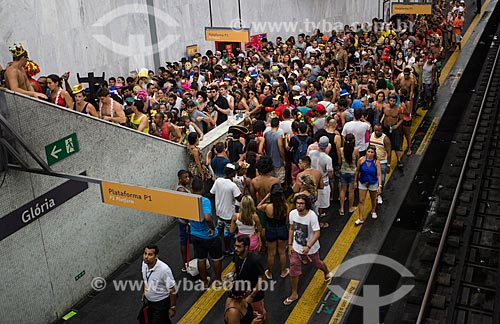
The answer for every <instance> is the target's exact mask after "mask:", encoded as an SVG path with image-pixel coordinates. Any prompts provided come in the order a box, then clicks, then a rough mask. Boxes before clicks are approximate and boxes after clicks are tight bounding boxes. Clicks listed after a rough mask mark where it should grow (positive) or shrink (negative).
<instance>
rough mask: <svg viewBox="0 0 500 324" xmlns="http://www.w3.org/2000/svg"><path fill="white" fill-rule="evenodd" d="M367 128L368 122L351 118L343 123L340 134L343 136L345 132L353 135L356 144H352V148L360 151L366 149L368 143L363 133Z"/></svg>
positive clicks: (368, 128) (368, 127)
mask: <svg viewBox="0 0 500 324" xmlns="http://www.w3.org/2000/svg"><path fill="white" fill-rule="evenodd" d="M369 130H370V125H369V124H367V123H365V122H362V121H359V120H353V121H350V122H347V123H345V125H344V129H342V136H343V137H344V138H345V136H346V135H347V134H352V135H354V139H355V140H356V145H355V146H354V148H355V149H358V151H360V152H362V151H366V149H367V148H368V143H367V142H366V141H365V135H366V131H369Z"/></svg>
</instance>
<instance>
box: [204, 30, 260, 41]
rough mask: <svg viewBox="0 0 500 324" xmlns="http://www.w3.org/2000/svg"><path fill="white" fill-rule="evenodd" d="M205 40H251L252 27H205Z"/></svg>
mask: <svg viewBox="0 0 500 324" xmlns="http://www.w3.org/2000/svg"><path fill="white" fill-rule="evenodd" d="M205 40H206V41H207V42H229V43H231V42H236V43H242V42H249V41H250V28H241V29H234V28H230V27H205Z"/></svg>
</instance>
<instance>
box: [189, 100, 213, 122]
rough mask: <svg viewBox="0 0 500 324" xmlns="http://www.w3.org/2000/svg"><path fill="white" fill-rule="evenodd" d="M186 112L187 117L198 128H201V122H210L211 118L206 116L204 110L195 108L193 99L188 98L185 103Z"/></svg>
mask: <svg viewBox="0 0 500 324" xmlns="http://www.w3.org/2000/svg"><path fill="white" fill-rule="evenodd" d="M186 107H187V112H188V115H189V119H191V121H192V122H193V123H195V124H196V126H198V128H199V129H203V123H204V122H205V123H206V124H207V125H208V124H210V121H211V118H210V117H209V116H207V115H206V114H205V113H204V112H202V111H200V110H198V109H196V104H195V102H194V101H193V100H188V102H187V103H186Z"/></svg>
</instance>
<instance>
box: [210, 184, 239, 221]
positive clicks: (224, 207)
mask: <svg viewBox="0 0 500 324" xmlns="http://www.w3.org/2000/svg"><path fill="white" fill-rule="evenodd" d="M210 193H211V194H212V195H215V212H216V214H217V216H219V217H220V218H222V219H225V220H231V218H232V217H233V214H234V212H235V207H234V206H235V204H236V197H238V196H239V195H241V191H240V189H239V188H238V186H237V185H236V184H235V183H234V182H232V181H231V180H230V179H226V178H218V179H217V180H215V182H214V185H213V186H212V189H210Z"/></svg>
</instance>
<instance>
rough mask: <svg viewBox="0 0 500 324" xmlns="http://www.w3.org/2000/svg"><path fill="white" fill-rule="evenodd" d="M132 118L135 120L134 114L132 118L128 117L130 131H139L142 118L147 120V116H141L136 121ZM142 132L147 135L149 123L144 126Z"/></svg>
mask: <svg viewBox="0 0 500 324" xmlns="http://www.w3.org/2000/svg"><path fill="white" fill-rule="evenodd" d="M134 118H135V113H133V114H132V116H131V117H130V127H132V129H135V130H137V129H139V126H140V125H141V121H142V120H143V119H144V118H147V116H146V115H144V114H143V115H142V116H141V117H139V118H138V119H134ZM142 132H143V133H146V134H149V123H148V124H147V125H146V127H144V129H143V131H142Z"/></svg>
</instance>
